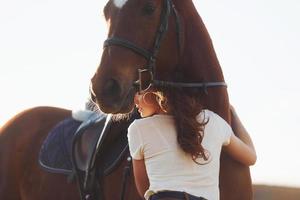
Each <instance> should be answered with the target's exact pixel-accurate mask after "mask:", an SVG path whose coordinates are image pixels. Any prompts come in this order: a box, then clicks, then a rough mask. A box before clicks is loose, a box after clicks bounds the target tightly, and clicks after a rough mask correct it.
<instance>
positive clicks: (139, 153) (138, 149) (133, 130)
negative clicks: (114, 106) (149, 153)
mask: <svg viewBox="0 0 300 200" xmlns="http://www.w3.org/2000/svg"><path fill="white" fill-rule="evenodd" d="M127 137H128V145H129V151H130V155H131V157H132V158H133V159H135V160H142V159H144V147H143V146H144V145H143V141H142V137H141V134H140V131H139V128H138V126H137V125H136V124H135V123H134V122H133V123H132V124H131V125H130V126H129V127H128V134H127Z"/></svg>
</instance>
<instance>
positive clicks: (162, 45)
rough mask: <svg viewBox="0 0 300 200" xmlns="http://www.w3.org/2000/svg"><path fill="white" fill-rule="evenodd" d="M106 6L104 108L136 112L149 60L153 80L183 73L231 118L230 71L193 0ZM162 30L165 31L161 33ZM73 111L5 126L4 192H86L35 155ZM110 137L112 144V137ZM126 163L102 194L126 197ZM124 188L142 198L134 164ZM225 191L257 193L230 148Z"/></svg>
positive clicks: (31, 115)
mask: <svg viewBox="0 0 300 200" xmlns="http://www.w3.org/2000/svg"><path fill="white" fill-rule="evenodd" d="M103 12H104V16H105V18H106V21H107V22H108V25H109V32H108V40H106V41H105V44H104V48H105V49H104V51H103V54H102V59H101V62H100V65H99V68H98V69H97V71H96V73H95V75H94V76H93V78H92V85H91V93H92V98H93V99H94V100H95V101H96V103H97V104H98V106H99V107H100V109H101V110H102V111H104V112H106V113H113V114H118V113H128V112H131V111H132V109H133V106H134V103H133V95H134V93H135V92H136V90H135V89H134V88H136V85H137V84H139V85H140V86H141V82H142V81H141V80H142V78H141V76H142V72H141V71H140V72H138V69H140V66H145V65H147V66H149V67H150V68H151V71H150V70H148V71H146V73H147V76H148V77H149V75H150V77H151V76H153V78H150V80H151V83H152V82H156V83H162V84H164V85H168V84H170V85H174V86H175V85H176V83H175V81H177V80H175V78H174V77H180V78H179V80H182V81H183V82H182V83H179V84H178V85H177V86H180V87H186V86H197V87H202V89H203V91H204V94H205V95H203V102H204V106H205V107H206V108H208V109H210V110H213V111H214V112H216V113H218V114H219V115H220V116H222V117H223V118H224V119H225V120H226V121H228V122H229V123H230V114H229V100H228V96H227V91H226V89H225V87H222V86H224V84H221V83H223V82H224V78H223V75H222V71H221V68H220V64H219V62H218V60H217V57H216V55H215V52H214V49H213V46H212V43H211V40H210V38H209V35H208V32H207V30H206V28H205V26H204V24H203V22H202V20H201V18H200V16H199V15H198V13H197V11H196V9H195V7H194V5H193V2H192V1H191V0H185V1H182V0H143V1H140V0H110V1H108V3H107V4H106V6H105V8H104V11H103ZM157 33H158V35H159V37H155V36H156V35H157ZM122 38H125V40H124V39H122ZM120 44H122V45H123V46H120ZM153 44H154V48H153V49H152V47H153ZM124 46H126V48H124ZM129 49H130V50H129ZM148 49H150V50H151V52H150V51H148ZM149 52H150V53H149ZM145 58H146V59H145ZM177 66H179V67H180V68H179V71H180V74H179V76H177V75H178V73H176V72H177V71H178V70H177ZM175 68H176V70H175ZM152 70H155V71H153V72H152ZM138 76H140V78H138ZM154 78H155V80H156V81H155V80H154ZM138 79H139V80H140V81H137V80H138ZM148 79H149V78H148ZM152 79H153V80H152ZM158 80H165V81H164V82H159V81H158ZM199 82H201V83H199ZM177 83H178V82H177ZM214 85H215V86H216V87H214ZM219 86H220V87H219ZM70 116H71V111H70V110H65V109H62V108H53V107H37V108H32V109H28V110H25V111H23V112H21V113H20V114H18V115H16V116H15V117H13V118H12V119H11V120H9V121H8V122H7V123H6V124H5V125H4V126H3V127H2V128H1V130H0V199H5V200H6V199H9V200H29V199H30V200H40V199H44V200H50V199H57V200H64V199H75V200H76V199H80V195H79V192H78V189H77V186H76V184H75V183H74V182H71V183H68V181H67V179H66V177H65V176H64V175H59V174H51V173H48V172H45V171H43V170H42V169H41V168H40V166H39V164H38V161H37V160H38V152H39V149H40V148H41V145H42V141H43V140H44V139H45V138H46V136H47V134H48V132H49V131H50V130H51V129H52V128H53V127H54V126H55V125H56V124H57V123H58V122H60V121H61V120H63V119H65V118H68V117H70ZM128 125H129V120H126V119H121V120H120V121H115V122H113V124H112V125H111V130H110V134H111V135H115V136H118V133H119V132H120V130H123V129H126V127H128ZM108 137H109V136H108ZM107 142H108V143H107V145H109V140H108V141H107ZM127 162H128V161H127V160H126V159H125V158H124V159H123V160H122V162H121V163H120V165H118V167H117V168H116V169H115V170H114V171H113V172H112V173H111V174H109V175H107V176H105V177H102V179H103V180H99V181H101V182H102V184H103V188H102V190H103V192H104V199H109V200H111V199H112V200H117V199H120V193H121V188H122V183H121V179H122V178H121V177H122V176H123V169H124V167H126V164H127ZM126 188H127V189H126V191H125V196H124V197H123V199H130V200H139V199H141V197H140V196H139V195H138V193H137V190H136V188H135V185H134V179H133V176H132V170H131V176H130V178H129V179H128V181H127V187H126ZM220 196H221V199H222V200H223V199H225V200H226V199H230V200H231V199H233V200H235V199H236V200H240V199H243V200H244V199H245V200H247V199H251V198H252V186H251V177H250V172H249V168H248V167H245V166H243V165H241V164H239V163H237V162H235V161H234V160H232V159H231V158H230V157H229V156H227V155H226V153H224V152H223V153H222V156H221V169H220Z"/></svg>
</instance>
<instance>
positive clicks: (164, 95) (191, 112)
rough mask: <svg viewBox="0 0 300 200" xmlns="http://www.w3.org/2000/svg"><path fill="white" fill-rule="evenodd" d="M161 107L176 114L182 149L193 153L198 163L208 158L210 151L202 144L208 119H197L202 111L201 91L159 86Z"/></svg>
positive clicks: (176, 124)
mask: <svg viewBox="0 0 300 200" xmlns="http://www.w3.org/2000/svg"><path fill="white" fill-rule="evenodd" d="M155 93H156V95H157V96H158V98H157V101H158V103H159V104H160V107H161V108H162V109H163V110H165V111H166V112H167V113H169V114H171V115H173V116H174V119H175V126H176V131H177V141H178V143H179V145H180V147H181V148H182V150H183V151H184V152H186V153H188V154H190V155H191V157H192V159H193V161H194V162H195V163H197V164H201V163H199V162H197V159H198V158H202V159H204V160H205V161H207V160H208V156H209V155H208V152H207V151H206V150H205V149H204V148H203V146H202V140H203V137H204V126H205V125H206V124H207V123H208V120H205V118H203V121H198V120H199V119H198V120H197V115H198V114H199V113H200V112H202V110H203V106H202V104H201V99H200V96H201V92H199V90H195V89H178V88H159V89H157V90H156V92H155Z"/></svg>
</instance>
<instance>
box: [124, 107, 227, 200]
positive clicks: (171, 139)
mask: <svg viewBox="0 0 300 200" xmlns="http://www.w3.org/2000/svg"><path fill="white" fill-rule="evenodd" d="M203 120H205V121H206V120H208V123H207V124H206V125H205V128H204V137H203V140H202V145H203V147H204V149H205V152H206V155H207V156H208V160H204V159H203V158H198V159H197V160H196V161H197V162H198V163H200V164H197V163H195V162H194V161H193V160H192V158H191V155H190V154H187V153H185V152H184V151H183V150H182V149H181V148H180V146H179V144H178V142H177V134H176V128H175V124H174V123H175V122H174V119H173V117H172V116H170V115H153V116H151V117H148V118H144V119H139V120H136V121H135V122H134V123H133V124H132V125H131V126H130V127H129V131H128V138H129V144H130V145H129V146H130V151H131V155H132V156H133V159H136V160H141V159H144V160H145V165H146V170H147V174H148V177H149V182H150V187H149V189H148V190H147V192H146V195H145V197H146V199H147V198H148V197H149V196H150V195H152V194H153V193H156V192H158V191H164V190H168V191H178V190H179V191H184V192H187V193H189V194H192V195H195V196H202V197H204V198H206V199H209V200H217V199H219V189H218V184H219V163H220V161H219V159H220V153H221V148H222V145H224V144H228V143H229V140H230V136H231V134H232V129H231V127H230V126H229V125H228V124H227V123H225V121H224V120H223V119H222V118H221V117H219V116H218V115H217V114H215V113H213V112H212V111H209V110H203V112H201V113H200V114H199V115H198V121H199V122H203Z"/></svg>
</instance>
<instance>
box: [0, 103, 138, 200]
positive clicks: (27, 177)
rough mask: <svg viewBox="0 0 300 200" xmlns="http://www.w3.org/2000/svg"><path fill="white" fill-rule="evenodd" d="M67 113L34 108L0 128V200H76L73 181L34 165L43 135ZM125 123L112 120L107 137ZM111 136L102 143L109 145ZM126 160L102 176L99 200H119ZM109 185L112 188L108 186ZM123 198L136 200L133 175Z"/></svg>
mask: <svg viewBox="0 0 300 200" xmlns="http://www.w3.org/2000/svg"><path fill="white" fill-rule="evenodd" d="M71 115H72V113H71V111H70V110H66V109H62V108H55V107H36V108H31V109H28V110H25V111H23V112H21V113H19V114H18V115H16V116H15V117H13V118H12V119H11V120H9V121H8V122H7V123H6V124H5V125H4V126H3V127H2V128H1V129H0V199H1V200H41V199H43V200H53V199H56V200H66V199H74V200H80V199H81V198H80V192H79V190H78V186H77V184H76V182H75V181H73V182H70V181H69V180H68V177H67V176H65V175H63V174H53V173H49V172H47V171H45V170H43V169H42V168H41V166H40V165H39V163H38V157H39V151H40V148H41V145H42V142H43V141H44V139H45V137H46V136H47V134H48V133H49V132H50V130H51V129H52V128H53V127H54V126H55V125H56V124H57V123H58V122H60V121H62V120H63V119H66V118H68V117H71ZM128 126H129V120H128V119H124V120H119V121H112V125H111V126H110V130H109V134H110V135H112V136H113V137H117V136H118V135H119V134H120V130H126V129H127V127H128ZM112 139H113V138H112V137H110V138H109V140H108V141H107V142H106V143H107V145H110V144H111V143H112ZM127 162H128V161H127V160H126V159H123V160H122V161H121V163H120V164H118V165H117V166H116V167H115V169H114V170H113V171H112V172H111V173H109V174H108V175H106V176H105V177H103V180H101V182H102V183H103V188H102V190H103V191H104V194H103V195H104V196H103V197H102V198H101V200H103V199H116V200H117V199H120V193H121V189H122V187H123V183H122V181H121V180H122V177H123V172H124V168H126V166H127ZM112 186H113V187H112ZM122 198H124V199H125V200H126V199H132V200H140V199H141V198H140V197H139V195H138V193H137V191H136V188H135V185H134V179H133V176H130V177H129V179H128V180H127V183H126V193H124V197H122Z"/></svg>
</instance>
